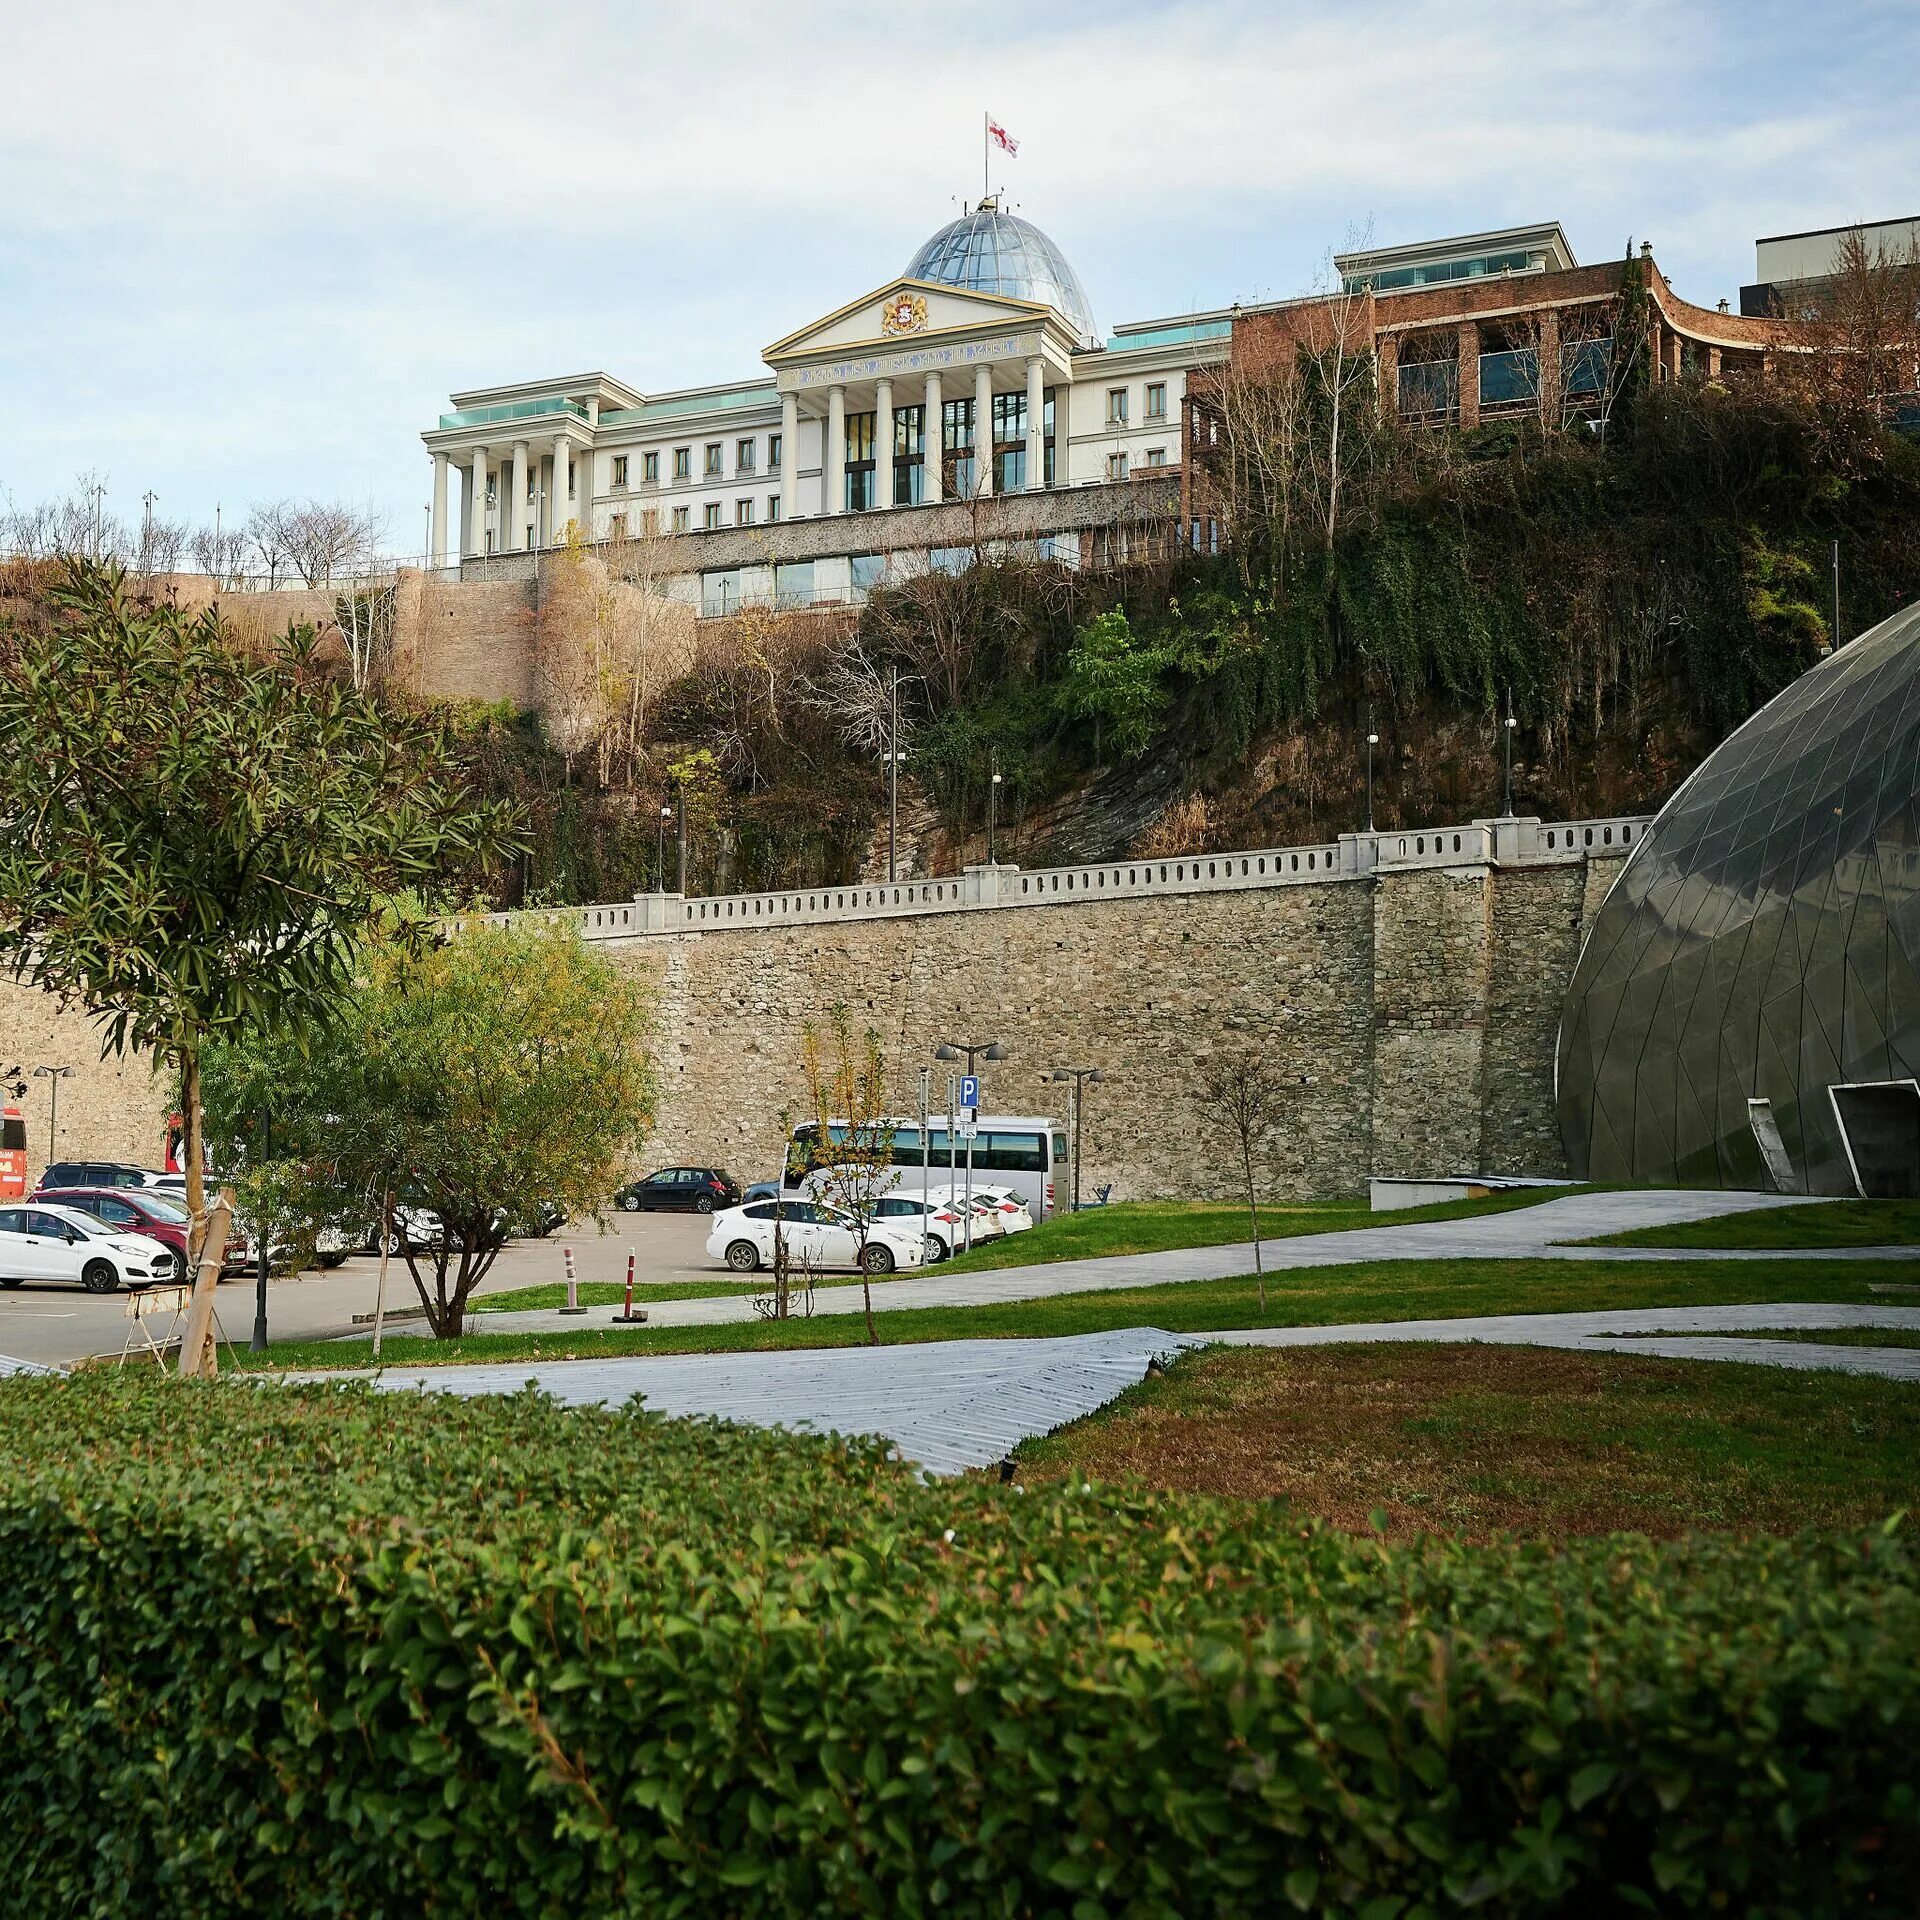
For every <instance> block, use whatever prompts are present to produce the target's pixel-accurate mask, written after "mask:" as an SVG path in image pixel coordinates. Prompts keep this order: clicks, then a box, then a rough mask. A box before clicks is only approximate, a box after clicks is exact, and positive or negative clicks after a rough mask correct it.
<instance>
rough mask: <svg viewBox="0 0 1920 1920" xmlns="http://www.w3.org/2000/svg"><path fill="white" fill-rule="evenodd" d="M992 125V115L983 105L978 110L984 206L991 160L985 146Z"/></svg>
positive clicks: (981, 188)
mask: <svg viewBox="0 0 1920 1920" xmlns="http://www.w3.org/2000/svg"><path fill="white" fill-rule="evenodd" d="M992 125H993V115H992V114H991V113H989V112H988V111H987V110H986V109H985V108H984V107H983V108H981V110H980V204H981V205H982V206H985V205H986V203H987V200H988V199H989V197H990V195H991V189H990V188H989V187H988V185H987V178H988V175H987V169H988V167H989V166H991V165H992V162H991V161H990V160H989V159H988V158H987V147H988V143H989V141H990V139H991V137H992V136H991V135H990V134H989V132H988V129H989V128H990V127H991V126H992Z"/></svg>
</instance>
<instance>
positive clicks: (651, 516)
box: [640, 507, 660, 540]
mask: <svg viewBox="0 0 1920 1920" xmlns="http://www.w3.org/2000/svg"><path fill="white" fill-rule="evenodd" d="M640 531H641V533H642V535H643V536H644V537H645V538H647V539H649V540H651V539H652V538H653V537H654V536H655V535H656V534H657V533H658V532H659V531H660V509H659V508H658V507H642V508H641V509H640Z"/></svg>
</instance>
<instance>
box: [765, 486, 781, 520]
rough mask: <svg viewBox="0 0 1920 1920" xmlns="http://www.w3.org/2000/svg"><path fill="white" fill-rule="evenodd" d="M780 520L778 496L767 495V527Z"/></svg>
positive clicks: (774, 494) (775, 494) (773, 494)
mask: <svg viewBox="0 0 1920 1920" xmlns="http://www.w3.org/2000/svg"><path fill="white" fill-rule="evenodd" d="M779 518H780V496H779V495H778V494H777V493H770V494H768V495H767V523H768V525H769V526H771V525H772V523H773V522H774V521H776V520H778V519H779Z"/></svg>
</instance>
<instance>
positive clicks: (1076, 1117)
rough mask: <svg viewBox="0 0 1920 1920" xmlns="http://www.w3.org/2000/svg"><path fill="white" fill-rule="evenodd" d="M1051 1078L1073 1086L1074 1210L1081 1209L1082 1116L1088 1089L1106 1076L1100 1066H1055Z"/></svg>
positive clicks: (1049, 1076) (1095, 1085) (1076, 1211)
mask: <svg viewBox="0 0 1920 1920" xmlns="http://www.w3.org/2000/svg"><path fill="white" fill-rule="evenodd" d="M1048 1078H1049V1079H1051V1080H1057V1081H1065V1082H1067V1083H1068V1084H1069V1085H1071V1086H1072V1088H1073V1211H1074V1212H1075V1213H1078V1212H1079V1211H1080V1118H1081V1114H1082V1112H1083V1111H1084V1110H1085V1107H1086V1103H1087V1089H1088V1088H1089V1087H1097V1086H1098V1085H1099V1084H1100V1083H1101V1081H1102V1080H1104V1079H1105V1078H1106V1075H1105V1074H1103V1073H1102V1072H1101V1071H1100V1069H1099V1068H1098V1067H1055V1068H1054V1070H1053V1072H1052V1073H1051V1074H1049V1075H1048Z"/></svg>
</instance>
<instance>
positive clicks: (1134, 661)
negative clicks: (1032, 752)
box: [1061, 611, 1167, 760]
mask: <svg viewBox="0 0 1920 1920" xmlns="http://www.w3.org/2000/svg"><path fill="white" fill-rule="evenodd" d="M1166 664H1167V656H1166V652H1165V650H1164V649H1162V648H1159V647H1154V646H1149V645H1147V644H1146V643H1145V642H1143V641H1142V640H1141V639H1140V638H1139V637H1138V636H1137V635H1136V634H1135V633H1134V631H1133V628H1132V627H1131V626H1130V625H1129V624H1128V622H1127V616H1126V615H1125V614H1124V613H1121V612H1118V611H1116V612H1112V613H1099V614H1095V615H1094V617H1093V618H1092V619H1091V620H1089V621H1088V622H1087V623H1086V624H1085V625H1084V626H1083V627H1081V628H1080V629H1079V631H1078V632H1077V633H1075V635H1074V636H1073V646H1072V648H1071V649H1070V651H1069V652H1068V654H1067V677H1066V684H1065V685H1064V687H1063V688H1062V689H1061V701H1062V704H1063V705H1064V706H1065V708H1066V710H1067V712H1068V713H1070V714H1072V715H1073V716H1074V718H1076V719H1079V720H1091V721H1092V722H1093V745H1094V752H1095V753H1099V752H1101V751H1102V750H1103V748H1104V749H1105V750H1107V751H1110V752H1111V753H1113V754H1114V755H1115V756H1116V757H1117V758H1119V759H1122V760H1131V759H1133V758H1135V757H1136V756H1137V755H1139V754H1141V753H1143V752H1144V751H1145V750H1146V745H1147V742H1148V740H1149V739H1151V738H1152V736H1153V729H1154V725H1155V723H1156V722H1157V721H1158V720H1159V718H1160V715H1161V713H1162V712H1163V711H1164V710H1165V708H1166V704H1167V694H1166V689H1165V688H1164V687H1163V686H1162V685H1161V681H1160V675H1161V672H1162V670H1163V669H1164V668H1165V666H1166Z"/></svg>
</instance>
